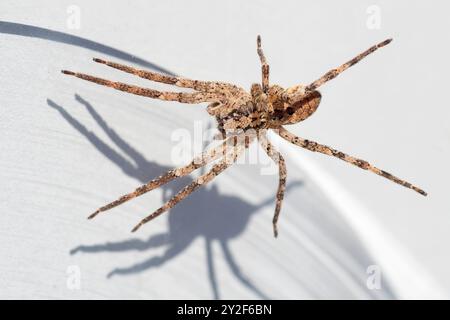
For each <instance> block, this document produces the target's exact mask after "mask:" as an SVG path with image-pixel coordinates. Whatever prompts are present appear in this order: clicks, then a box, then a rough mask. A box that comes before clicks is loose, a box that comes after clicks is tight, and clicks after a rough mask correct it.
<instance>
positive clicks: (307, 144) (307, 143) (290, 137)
mask: <svg viewBox="0 0 450 320" xmlns="http://www.w3.org/2000/svg"><path fill="white" fill-rule="evenodd" d="M277 133H278V134H279V135H280V136H281V137H282V138H284V139H286V140H287V141H289V142H291V143H293V144H295V145H297V146H300V147H302V148H305V149H308V150H310V151H314V152H320V153H323V154H326V155H329V156H333V157H336V158H339V159H341V160H343V161H345V162H348V163H351V164H353V165H355V166H357V167H359V168H361V169H363V170H369V171H372V172H373V173H376V174H377V175H379V176H382V177H384V178H386V179H389V180H391V181H393V182H395V183H397V184H399V185H402V186H404V187H406V188H409V189H412V190H414V191H416V192H418V193H420V194H421V195H423V196H426V195H427V193H426V192H425V191H423V190H422V189H420V188H418V187H416V186H414V185H412V184H411V183H409V182H407V181H404V180H402V179H400V178H397V177H396V176H393V175H392V174H390V173H388V172H386V171H384V170H381V169H378V168H377V167H374V166H372V165H371V164H370V163H368V162H367V161H365V160H361V159H358V158H355V157H352V156H349V155H347V154H345V153H343V152H341V151H338V150H335V149H333V148H330V147H328V146H325V145H322V144H318V143H317V142H314V141H311V140H306V139H303V138H300V137H297V136H295V135H294V134H292V133H290V132H289V131H287V130H286V129H284V128H283V127H280V129H279V132H278V131H277Z"/></svg>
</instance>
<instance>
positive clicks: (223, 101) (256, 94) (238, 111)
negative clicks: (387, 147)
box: [62, 36, 427, 237]
mask: <svg viewBox="0 0 450 320" xmlns="http://www.w3.org/2000/svg"><path fill="white" fill-rule="evenodd" d="M391 41H392V39H387V40H384V41H382V42H380V43H378V44H376V45H374V46H372V47H370V48H369V49H367V50H366V51H364V52H362V53H360V54H359V55H357V56H356V57H354V58H353V59H351V60H349V61H347V62H346V63H344V64H342V65H341V66H339V67H337V68H335V69H332V70H330V71H328V72H326V73H325V74H324V75H322V76H321V77H320V78H318V79H317V80H315V81H313V82H311V83H310V84H308V85H306V86H305V85H295V86H293V87H290V88H287V89H283V88H282V87H280V86H278V85H269V64H268V63H267V60H266V57H265V55H264V52H263V50H262V47H261V37H260V36H258V37H257V53H258V56H259V59H260V61H261V73H262V83H261V84H257V83H255V84H252V86H251V89H250V92H247V91H245V90H244V89H242V88H240V87H238V86H236V85H233V84H230V83H226V82H217V81H200V80H192V79H187V78H181V77H176V76H168V75H164V74H160V73H155V72H151V71H146V70H140V69H136V68H133V67H129V66H126V65H122V64H119V63H116V62H110V61H105V60H102V59H97V58H94V59H93V60H94V61H95V62H98V63H101V64H105V65H107V66H109V67H112V68H115V69H118V70H121V71H124V72H127V73H130V74H133V75H136V76H139V77H141V78H144V79H148V80H151V81H156V82H160V83H165V84H170V85H174V86H177V87H181V88H188V89H193V92H169V91H167V92H166V91H157V90H153V89H149V88H143V87H138V86H133V85H129V84H126V83H121V82H113V81H110V80H105V79H102V78H97V77H94V76H91V75H87V74H84V73H76V72H72V71H67V70H62V73H63V74H66V75H71V76H75V77H77V78H80V79H83V80H87V81H90V82H94V83H96V84H99V85H102V86H106V87H111V88H113V89H116V90H120V91H124V92H128V93H132V94H135V95H140V96H144V97H149V98H153V99H159V100H165V101H178V102H181V103H189V104H198V103H204V102H208V103H209V105H208V106H207V108H206V110H207V112H208V113H209V114H210V115H211V116H213V117H215V119H216V121H217V128H218V130H219V131H220V133H221V137H218V138H217V139H219V140H222V143H221V144H220V145H218V146H215V147H211V148H209V149H207V150H206V151H204V152H203V153H202V154H200V155H198V156H196V157H195V158H194V159H193V160H192V161H191V162H190V163H189V164H188V165H186V166H184V167H180V168H176V169H172V170H170V171H168V172H166V173H165V174H163V175H161V176H159V177H157V178H155V179H153V180H151V181H149V182H148V183H146V184H144V185H142V186H140V187H138V188H137V189H135V190H134V191H133V192H131V193H128V194H126V195H123V196H121V197H120V198H118V199H117V200H115V201H113V202H111V203H109V204H107V205H104V206H103V207H100V208H99V209H97V210H96V211H95V212H94V213H92V214H91V215H90V216H89V217H88V219H92V218H94V217H95V216H97V215H98V214H99V213H100V212H104V211H107V210H109V209H111V208H114V207H116V206H118V205H120V204H123V203H124V202H126V201H128V200H131V199H133V198H136V197H138V196H141V195H143V194H144V193H146V192H149V191H151V190H153V189H156V188H158V187H160V186H162V185H164V184H166V183H168V182H169V181H171V180H173V179H176V178H178V177H182V176H186V175H188V174H190V173H192V172H193V171H194V170H196V169H199V168H201V167H203V166H206V165H207V164H209V163H213V162H215V164H214V165H213V166H212V167H211V169H210V170H209V171H208V172H206V173H204V174H202V175H200V176H199V177H198V178H196V179H195V180H194V181H193V182H192V183H191V184H189V185H187V186H185V187H184V188H183V189H181V190H180V191H179V192H178V193H177V194H176V195H175V196H173V197H172V198H171V199H170V200H169V201H167V202H166V203H165V204H164V205H163V206H161V207H160V208H159V209H157V210H156V211H154V212H153V213H152V214H150V215H149V216H147V217H145V218H144V219H142V220H141V221H140V222H139V223H138V224H137V225H136V226H135V227H134V228H133V229H132V232H135V231H137V230H138V229H139V228H140V227H141V226H142V225H144V224H145V223H147V222H149V221H151V220H153V219H154V218H156V217H158V216H160V215H161V214H162V213H164V212H166V211H167V210H169V209H171V208H172V207H174V206H175V205H176V204H177V203H178V202H180V201H182V200H183V199H185V198H186V197H188V196H189V195H190V194H191V193H192V192H194V191H195V190H197V189H198V188H200V187H202V186H203V185H205V184H207V183H208V182H210V181H211V180H213V179H214V178H215V177H216V176H218V175H219V174H221V173H222V172H223V171H224V170H225V169H227V168H228V167H230V166H231V165H232V164H233V163H235V162H236V160H237V158H238V156H239V155H240V154H241V153H242V152H243V151H244V150H245V149H247V148H248V147H249V145H250V144H251V142H253V141H254V140H258V142H259V144H260V145H261V147H262V148H263V149H264V150H265V152H266V153H267V155H268V156H269V157H270V158H271V159H272V160H273V161H274V162H275V163H276V164H277V165H278V169H279V184H278V190H277V194H276V205H275V214H274V216H273V220H272V224H273V233H274V236H275V237H277V236H278V227H277V223H278V218H279V215H280V210H281V205H282V202H283V198H284V193H285V189H286V176H287V171H286V164H285V160H284V158H283V156H282V155H281V154H280V152H279V151H278V150H276V148H275V147H274V146H273V144H272V143H271V142H270V141H269V140H268V138H267V130H272V131H274V132H276V134H278V135H279V136H281V137H282V138H283V139H285V140H287V141H288V142H290V143H292V144H294V145H297V146H299V147H302V148H304V149H307V150H309V151H313V152H319V153H323V154H326V155H328V156H332V157H336V158H338V159H341V160H343V161H345V162H348V163H350V164H352V165H355V166H357V167H359V168H361V169H363V170H368V171H371V172H373V173H375V174H377V175H379V176H382V177H384V178H386V179H389V180H391V181H393V182H395V183H397V184H399V185H402V186H404V187H406V188H409V189H412V190H414V191H416V192H418V193H420V194H421V195H424V196H426V195H427V193H426V192H425V191H423V190H422V189H420V188H418V187H416V186H414V185H412V184H411V183H409V182H407V181H405V180H402V179H400V178H397V177H396V176H394V175H392V174H390V173H388V172H386V171H384V170H381V169H379V168H377V167H375V166H373V165H371V164H370V163H368V162H367V161H365V160H361V159H358V158H356V157H353V156H350V155H348V154H346V153H343V152H341V151H338V150H336V149H333V148H331V147H328V146H326V145H323V144H319V143H317V142H314V141H311V140H308V139H304V138H301V137H298V136H295V135H294V134H292V133H291V132H289V131H288V130H287V129H285V128H284V125H289V124H295V123H298V122H300V121H303V120H305V119H306V118H308V117H309V116H311V115H312V114H313V113H314V112H315V111H316V110H317V108H318V106H319V103H320V100H321V94H320V92H319V91H317V89H318V88H319V87H320V86H322V85H323V84H324V83H326V82H328V81H330V80H332V79H334V78H336V77H337V76H338V75H339V74H340V73H342V72H343V71H345V70H346V69H348V68H349V67H351V66H353V65H355V64H356V63H358V62H359V61H361V60H362V59H363V58H365V57H366V56H368V55H369V54H371V53H373V52H374V51H376V50H377V49H379V48H382V47H384V46H386V45H387V44H389V43H390V42H391Z"/></svg>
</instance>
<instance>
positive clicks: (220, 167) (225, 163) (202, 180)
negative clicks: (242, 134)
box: [131, 143, 247, 232]
mask: <svg viewBox="0 0 450 320" xmlns="http://www.w3.org/2000/svg"><path fill="white" fill-rule="evenodd" d="M244 147H245V148H246V147H247V143H245V144H244V143H239V144H238V145H237V146H236V148H235V150H233V152H232V154H231V159H227V158H228V157H225V158H223V159H222V160H221V161H220V162H219V163H217V164H216V165H214V166H213V167H212V168H211V170H210V171H208V172H207V173H205V174H203V175H201V176H199V177H198V178H197V179H195V180H194V181H193V182H192V183H190V184H189V185H187V186H186V187H184V188H183V189H181V190H180V191H179V192H178V193H177V194H176V195H175V196H173V197H172V198H171V199H170V200H169V201H167V202H166V203H165V204H164V205H163V206H162V207H160V208H159V209H158V210H156V211H154V212H153V213H152V214H151V215H149V216H147V217H145V218H144V219H142V220H141V222H139V223H138V224H137V225H136V226H135V227H134V228H133V230H132V231H131V232H136V231H137V230H138V229H139V228H140V227H142V226H143V225H144V224H146V223H147V222H149V221H151V220H153V219H154V218H156V217H158V216H160V215H161V214H163V213H164V212H166V211H167V210H169V209H171V208H172V207H174V206H175V205H176V204H177V203H179V202H180V201H182V200H184V199H185V198H186V197H187V196H189V195H190V194H191V193H192V192H194V191H195V190H197V189H199V188H200V187H202V186H204V185H206V184H207V183H208V182H210V181H211V180H212V179H214V178H215V177H217V176H218V175H219V174H221V173H222V172H223V171H224V170H225V169H227V168H228V167H230V166H231V165H232V164H233V163H234V162H236V160H237V158H238V156H239V155H240V154H241V153H242V150H243V149H244Z"/></svg>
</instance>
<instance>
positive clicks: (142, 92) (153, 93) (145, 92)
mask: <svg viewBox="0 0 450 320" xmlns="http://www.w3.org/2000/svg"><path fill="white" fill-rule="evenodd" d="M61 72H62V73H64V74H67V75H71V76H74V77H77V78H80V79H83V80H86V81H90V82H94V83H96V84H99V85H102V86H106V87H111V88H113V89H116V90H120V91H124V92H128V93H132V94H135V95H138V96H144V97H149V98H153V99H159V100H165V101H178V102H181V103H191V104H196V103H202V102H213V101H219V100H220V96H219V95H217V94H213V93H207V92H194V93H187V92H167V91H158V90H153V89H148V88H142V87H138V86H133V85H129V84H126V83H122V82H114V81H110V80H106V79H102V78H97V77H94V76H91V75H87V74H84V73H76V72H72V71H67V70H62V71H61Z"/></svg>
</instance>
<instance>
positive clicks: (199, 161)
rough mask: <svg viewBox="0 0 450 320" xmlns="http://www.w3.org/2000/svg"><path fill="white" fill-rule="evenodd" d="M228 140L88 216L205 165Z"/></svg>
mask: <svg viewBox="0 0 450 320" xmlns="http://www.w3.org/2000/svg"><path fill="white" fill-rule="evenodd" d="M229 142H230V140H229V139H227V140H225V141H224V142H222V143H221V144H220V145H219V146H217V147H215V148H211V149H209V150H207V151H205V152H203V153H202V154H201V155H199V156H197V157H195V158H194V159H193V160H192V161H191V162H190V163H189V164H188V165H186V166H184V167H181V168H177V169H172V170H169V171H168V172H166V173H165V174H163V175H161V176H159V177H158V178H156V179H153V180H151V181H149V182H148V183H146V184H144V185H142V186H140V187H138V188H137V189H135V190H134V191H133V192H131V193H128V194H126V195H123V196H121V197H120V198H119V199H117V200H115V201H113V202H111V203H108V204H107V205H105V206H103V207H100V208H99V209H97V210H96V211H95V212H94V213H92V214H91V215H90V216H89V217H88V218H89V219H92V218H94V217H95V216H96V215H97V214H99V213H100V212H104V211H107V210H109V209H112V208H114V207H117V206H118V205H121V204H122V203H124V202H127V201H129V200H131V199H133V198H136V197H138V196H141V195H143V194H144V193H147V192H149V191H151V190H153V189H156V188H158V187H160V186H162V185H163V184H166V183H168V182H169V181H171V180H173V179H176V178H178V177H183V176H186V175H188V174H190V173H191V172H192V171H194V170H196V169H198V168H200V167H203V166H205V165H207V164H208V163H210V162H211V161H214V160H216V159H218V158H219V157H220V156H222V155H224V154H225V151H226V147H227V144H228V143H229Z"/></svg>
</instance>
